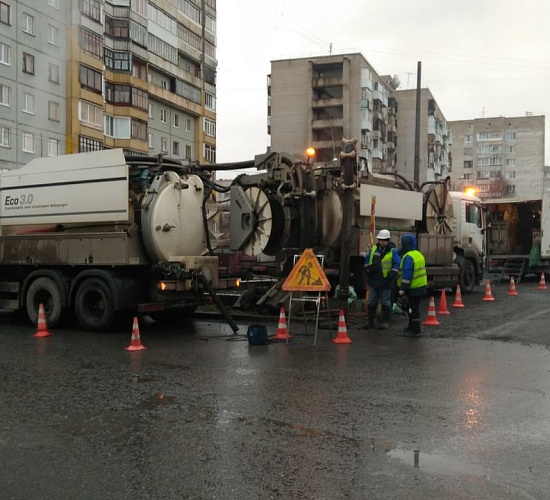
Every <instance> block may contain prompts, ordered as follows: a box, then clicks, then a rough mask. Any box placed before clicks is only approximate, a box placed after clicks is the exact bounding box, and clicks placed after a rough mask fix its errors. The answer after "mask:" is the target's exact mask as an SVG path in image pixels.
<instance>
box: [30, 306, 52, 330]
mask: <svg viewBox="0 0 550 500" xmlns="http://www.w3.org/2000/svg"><path fill="white" fill-rule="evenodd" d="M52 335H53V334H51V333H50V332H49V331H48V324H47V323H46V315H45V314H44V305H43V304H40V306H38V323H37V327H36V333H35V334H34V335H33V337H36V338H42V337H51V336H52Z"/></svg>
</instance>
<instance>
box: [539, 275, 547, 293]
mask: <svg viewBox="0 0 550 500" xmlns="http://www.w3.org/2000/svg"><path fill="white" fill-rule="evenodd" d="M537 289H539V290H547V289H548V287H547V286H546V278H545V277H544V273H541V275H540V283H539V286H538V287H537Z"/></svg>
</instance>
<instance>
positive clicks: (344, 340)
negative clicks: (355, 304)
mask: <svg viewBox="0 0 550 500" xmlns="http://www.w3.org/2000/svg"><path fill="white" fill-rule="evenodd" d="M332 341H333V342H334V343H335V344H351V339H350V338H349V337H348V329H347V327H346V318H345V317H344V310H343V309H340V314H339V315H338V333H337V334H336V338H334V339H332Z"/></svg>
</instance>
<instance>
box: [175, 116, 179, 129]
mask: <svg viewBox="0 0 550 500" xmlns="http://www.w3.org/2000/svg"><path fill="white" fill-rule="evenodd" d="M179 126H180V115H178V114H177V113H174V127H176V128H178V127H179Z"/></svg>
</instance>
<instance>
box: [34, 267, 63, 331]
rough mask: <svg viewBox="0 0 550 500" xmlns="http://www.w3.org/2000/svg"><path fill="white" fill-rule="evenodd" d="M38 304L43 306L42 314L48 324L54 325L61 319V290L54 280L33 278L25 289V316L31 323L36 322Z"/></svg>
mask: <svg viewBox="0 0 550 500" xmlns="http://www.w3.org/2000/svg"><path fill="white" fill-rule="evenodd" d="M40 304H42V305H43V306H44V315H45V316H46V323H47V325H48V326H50V327H53V326H55V325H56V324H57V323H58V322H59V321H60V319H61V313H62V312H63V307H62V303H61V292H60V291H59V288H57V285H56V283H55V281H54V280H52V279H51V278H46V277H42V278H37V279H35V280H34V281H33V282H32V283H31V285H30V286H29V289H28V290H27V297H26V300H25V305H26V307H27V316H28V317H29V319H30V320H31V323H33V324H37V322H38V309H39V308H40Z"/></svg>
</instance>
